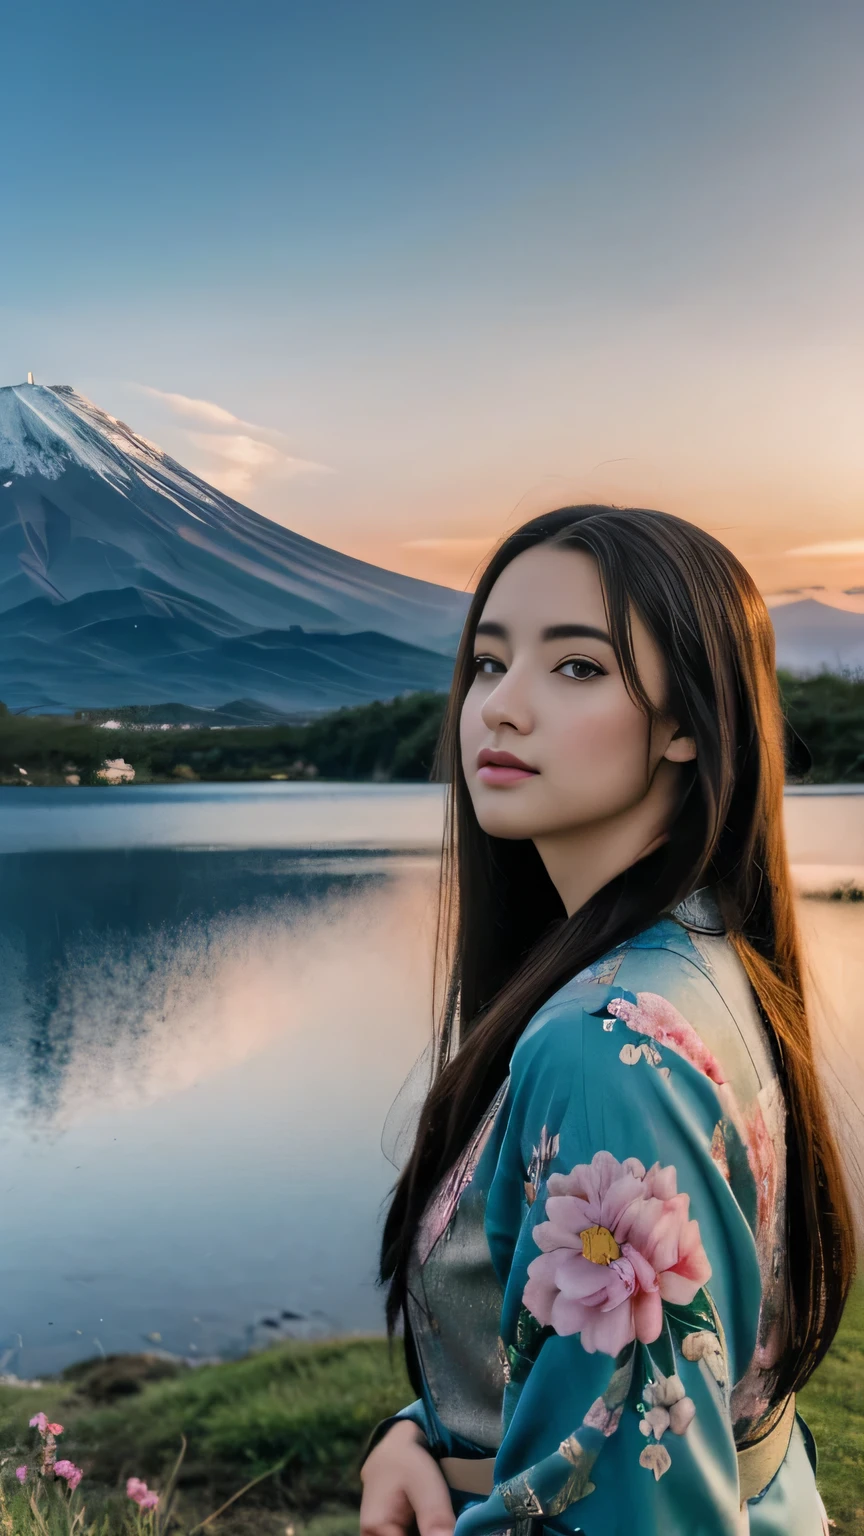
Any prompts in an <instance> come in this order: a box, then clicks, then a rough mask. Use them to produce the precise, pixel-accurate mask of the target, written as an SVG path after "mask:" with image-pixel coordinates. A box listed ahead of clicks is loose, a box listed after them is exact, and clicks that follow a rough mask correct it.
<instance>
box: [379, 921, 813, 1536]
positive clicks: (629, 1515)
mask: <svg viewBox="0 0 864 1536" xmlns="http://www.w3.org/2000/svg"><path fill="white" fill-rule="evenodd" d="M784 1134H785V1110H784V1104H783V1099H782V1094H781V1092H780V1086H779V1083H778V1078H777V1073H776V1069H775V1065H774V1060H773V1056H772V1052H771V1048H770V1045H769V1041H768V1038H767V1034H766V1029H765V1026H764V1024H763V1022H762V1019H761V1016H760V1014H759V1011H758V1008H757V1006H756V1003H755V999H754V997H753V994H752V991H751V988H750V986H749V983H748V981H747V978H746V975H745V973H744V971H743V968H742V966H741V964H740V961H739V960H738V958H737V956H736V954H735V952H734V950H733V949H732V947H731V945H729V943H728V942H727V940H726V938H725V936H724V933H723V927H722V922H721V921H720V918H719V913H718V910H717V906H716V903H715V902H714V900H713V898H712V896H711V894H710V892H708V891H701V892H697V893H695V894H694V895H693V896H691V897H689V898H688V900H687V901H686V902H684V903H682V905H681V906H680V907H678V908H677V909H676V912H675V913H674V914H673V915H672V916H671V917H668V918H665V919H663V920H661V921H659V922H658V923H657V924H656V925H655V926H653V927H652V928H650V929H649V930H648V931H646V932H644V933H642V934H640V935H638V936H637V937H636V938H635V939H633V940H632V941H630V942H628V943H627V944H624V945H622V946H620V947H619V948H617V949H615V950H614V951H612V952H610V953H609V954H608V955H606V956H605V957H604V958H603V959H602V960H601V961H599V962H598V963H596V964H595V965H593V966H591V967H589V968H588V969H587V970H585V971H583V972H582V973H581V974H580V975H578V976H576V977H575V978H574V979H573V980H572V981H570V982H569V983H567V985H565V986H564V987H562V988H561V989H560V990H559V991H558V992H557V993H555V995H554V996H553V997H552V998H550V999H549V1001H548V1002H547V1003H545V1004H544V1005H543V1007H541V1008H540V1010H539V1011H538V1012H537V1013H536V1014H535V1016H534V1017H533V1018H532V1019H531V1021H530V1023H529V1024H528V1026H527V1028H526V1029H525V1031H524V1033H523V1034H522V1036H521V1038H520V1040H519V1042H518V1044H517V1046H516V1049H515V1051H514V1053H513V1056H512V1060H511V1065H510V1073H509V1076H508V1078H507V1080H506V1081H505V1083H504V1084H503V1085H502V1087H501V1089H500V1091H499V1092H498V1094H497V1095H496V1097H495V1100H494V1102H493V1103H492V1104H491V1105H490V1107H489V1109H488V1112H487V1113H486V1115H485V1116H484V1118H483V1121H482V1122H481V1124H480V1125H479V1127H478V1128H477V1131H476V1133H475V1134H474V1136H473V1137H472V1139H471V1142H470V1144H469V1145H468V1146H467V1147H466V1149H465V1151H464V1154H463V1156H462V1157H461V1159H460V1161H459V1163H458V1164H457V1166H456V1167H455V1168H454V1169H453V1170H452V1171H451V1173H450V1175H449V1176H448V1177H447V1178H446V1179H445V1180H444V1182H443V1184H442V1185H441V1187H440V1188H439V1189H438V1190H437V1192H436V1194H435V1196H434V1197H433V1199H432V1201H431V1202H430V1205H429V1207H428V1209H427V1211H426V1213H425V1216H424V1219H423V1222H422V1223H421V1227H420V1231H419V1233H418V1236H417V1239H416V1242H415V1245H414V1250H413V1256H412V1264H411V1269H410V1274H409V1301H408V1321H409V1324H410V1329H411V1335H412V1340H413V1344H414V1347H415V1351H416V1356H417V1360H418V1362H419V1367H420V1372H421V1375H422V1396H421V1398H420V1399H419V1400H418V1401H417V1402H416V1403H412V1404H411V1405H410V1406H409V1407H407V1408H406V1409H404V1411H403V1413H402V1414H401V1415H399V1417H408V1418H411V1419H413V1420H414V1421H415V1422H416V1423H417V1424H418V1425H420V1427H421V1428H422V1429H423V1431H424V1433H425V1435H426V1437H427V1439H428V1441H429V1445H430V1447H431V1449H432V1453H433V1455H435V1456H436V1457H438V1458H440V1459H442V1460H443V1459H445V1458H453V1457H455V1458H460V1459H461V1460H462V1461H463V1462H464V1461H465V1460H466V1459H468V1460H471V1461H474V1460H476V1461H478V1462H479V1461H480V1460H483V1459H486V1461H487V1464H488V1466H489V1479H488V1484H489V1488H491V1492H489V1491H486V1489H485V1488H484V1491H483V1492H477V1490H476V1488H475V1491H474V1492H473V1493H471V1492H454V1493H453V1500H454V1508H455V1510H456V1512H457V1514H458V1520H457V1525H456V1536H492V1533H498V1532H504V1531H510V1530H512V1531H514V1532H516V1533H517V1536H525V1533H527V1532H528V1531H529V1530H531V1529H533V1531H534V1532H535V1533H540V1532H541V1531H543V1530H548V1531H555V1532H562V1533H564V1532H568V1533H574V1536H575V1533H578V1532H584V1533H585V1536H685V1533H686V1536H733V1533H734V1536H745V1533H747V1532H751V1533H753V1536H821V1533H822V1532H823V1531H827V1526H826V1525H825V1514H824V1508H823V1505H822V1502H821V1499H820V1497H819V1494H818V1492H817V1489H816V1483H815V1477H814V1468H815V1449H814V1447H813V1442H812V1438H811V1436H810V1434H809V1431H808V1430H807V1428H806V1426H805V1424H804V1422H803V1420H801V1419H800V1418H799V1417H797V1416H796V1415H795V1413H794V1403H792V1402H789V1403H788V1404H786V1405H785V1406H786V1413H785V1415H784V1416H783V1421H782V1423H781V1424H780V1426H779V1427H778V1428H776V1429H775V1430H774V1434H773V1436H772V1444H773V1446H774V1452H775V1465H774V1468H773V1469H772V1471H771V1475H770V1477H769V1480H768V1482H767V1485H766V1486H764V1487H763V1486H762V1485H761V1482H760V1483H759V1485H758V1486H757V1488H756V1489H755V1490H754V1489H753V1488H750V1489H749V1490H748V1489H747V1488H746V1482H747V1479H746V1477H745V1476H744V1474H743V1473H741V1474H740V1476H741V1481H740V1484H739V1467H743V1461H742V1462H739V1458H738V1450H739V1449H740V1448H742V1447H744V1446H746V1445H747V1444H752V1443H754V1442H756V1441H758V1440H759V1439H760V1437H763V1436H765V1435H766V1431H767V1430H771V1429H772V1428H773V1427H774V1425H775V1422H776V1420H777V1418H778V1409H779V1408H782V1407H783V1406H784V1405H782V1404H781V1405H778V1404H776V1403H772V1401H771V1400H770V1385H769V1380H770V1378H769V1373H770V1369H771V1366H772V1363H773V1362H774V1361H775V1360H776V1358H777V1354H778V1350H779V1348H780V1346H781V1340H782V1329H781V1326H780V1325H781V1322H782V1319H783V1316H784V1311H785V1308H786V1306H787V1297H786V1292H785V1278H784V1276H785V1214H784V1205H785V1150H784ZM388 1422H389V1421H388ZM384 1427H385V1426H380V1430H383V1429H384ZM781 1437H782V1444H781V1445H780V1452H779V1457H778V1456H777V1445H778V1442H779V1440H780V1438H781ZM766 1443H767V1441H766ZM762 1448H763V1450H764V1446H763V1447H762ZM493 1457H494V1467H493V1466H492V1464H491V1461H490V1460H489V1459H490V1458H493ZM751 1462H752V1453H751ZM763 1466H764V1457H763ZM778 1466H779V1470H778V1469H777V1467H778ZM472 1470H474V1469H472ZM751 1480H752V1478H751ZM449 1481H450V1483H451V1487H453V1488H455V1489H459V1488H463V1489H464V1488H465V1487H466V1486H470V1479H469V1480H468V1483H467V1484H466V1483H465V1482H459V1481H458V1480H456V1481H454V1480H453V1479H452V1478H449ZM742 1491H744V1498H743V1502H742V1499H741V1494H742Z"/></svg>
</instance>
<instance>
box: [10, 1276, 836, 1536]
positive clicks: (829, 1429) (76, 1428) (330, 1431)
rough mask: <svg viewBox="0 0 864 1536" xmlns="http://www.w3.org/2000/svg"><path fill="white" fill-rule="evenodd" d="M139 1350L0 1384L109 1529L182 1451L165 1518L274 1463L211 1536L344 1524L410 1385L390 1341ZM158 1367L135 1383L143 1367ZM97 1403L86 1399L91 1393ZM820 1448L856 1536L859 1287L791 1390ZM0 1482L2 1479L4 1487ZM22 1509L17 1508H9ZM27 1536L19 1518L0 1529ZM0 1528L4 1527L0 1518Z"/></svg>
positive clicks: (201, 1505) (304, 1532) (340, 1532)
mask: <svg viewBox="0 0 864 1536" xmlns="http://www.w3.org/2000/svg"><path fill="white" fill-rule="evenodd" d="M165 1369H166V1367H165V1365H164V1363H160V1362H156V1361H152V1360H151V1361H150V1362H149V1363H148V1362H147V1361H146V1359H144V1358H142V1357H126V1358H125V1359H124V1358H123V1357H121V1358H120V1359H118V1360H117V1361H113V1362H112V1361H110V1360H109V1361H104V1362H103V1361H95V1362H88V1363H87V1364H86V1365H84V1366H80V1367H77V1368H75V1370H74V1372H71V1373H67V1376H66V1377H65V1378H60V1379H57V1380H54V1381H47V1382H46V1383H45V1385H44V1386H43V1387H41V1388H37V1389H29V1388H22V1387H0V1446H2V1447H3V1449H2V1452H0V1455H3V1456H5V1455H10V1454H12V1461H11V1463H9V1464H7V1469H8V1467H9V1466H10V1465H12V1466H14V1464H15V1456H14V1454H13V1453H14V1452H15V1450H16V1447H17V1448H21V1447H24V1446H26V1445H28V1444H29V1443H30V1437H31V1436H32V1433H33V1432H32V1431H30V1430H28V1429H27V1427H26V1426H27V1422H28V1420H29V1418H30V1417H31V1416H32V1415H33V1414H34V1413H36V1412H37V1411H38V1410H39V1409H42V1410H44V1411H45V1412H46V1413H47V1414H48V1416H49V1417H53V1418H59V1419H60V1421H61V1422H62V1423H63V1424H64V1425H65V1426H66V1431H65V1433H64V1435H63V1436H62V1439H61V1442H60V1444H61V1447H62V1449H61V1450H60V1451H59V1454H60V1455H63V1456H68V1457H70V1458H71V1459H72V1460H73V1461H76V1462H77V1463H78V1464H79V1465H80V1466H83V1467H84V1469H85V1478H84V1481H83V1482H82V1485H81V1490H80V1492H81V1494H82V1495H85V1497H86V1503H87V1526H89V1525H90V1523H91V1521H92V1522H96V1521H98V1522H99V1524H98V1526H97V1529H98V1530H99V1532H100V1536H102V1522H103V1521H107V1523H106V1524H105V1532H104V1536H118V1533H120V1532H122V1531H123V1530H124V1529H126V1527H125V1525H124V1521H125V1516H126V1512H128V1510H129V1504H128V1501H126V1500H125V1498H124V1495H123V1492H122V1490H123V1487H124V1484H125V1480H126V1478H127V1477H129V1476H132V1475H134V1476H137V1477H143V1478H145V1479H146V1481H147V1482H148V1483H149V1484H150V1486H151V1487H156V1488H160V1487H162V1486H163V1484H164V1479H165V1477H166V1475H167V1471H168V1469H169V1468H170V1466H171V1465H172V1464H173V1462H174V1460H175V1458H176V1455H177V1451H178V1448H179V1445H180V1437H181V1435H185V1437H186V1439H187V1441H188V1450H187V1454H186V1458H185V1461H184V1464H183V1468H182V1471H181V1477H180V1483H179V1502H178V1511H177V1512H178V1517H179V1519H180V1525H181V1529H182V1530H184V1531H188V1530H190V1529H191V1527H192V1526H193V1525H194V1524H195V1522H196V1521H198V1520H201V1519H203V1518H205V1517H206V1516H207V1515H208V1514H210V1513H211V1512H212V1511H213V1510H215V1509H217V1508H218V1507H219V1506H220V1505H221V1504H222V1503H223V1502H224V1501H225V1500H226V1499H228V1498H230V1496H231V1495H232V1494H233V1493H236V1492H237V1491H238V1489H240V1488H242V1487H243V1486H244V1484H246V1483H247V1482H249V1481H250V1480H251V1479H252V1478H254V1477H256V1476H257V1475H258V1474H260V1473H262V1472H267V1471H268V1470H269V1469H271V1468H272V1467H273V1466H274V1465H275V1464H276V1463H278V1462H280V1461H284V1465H283V1466H282V1467H281V1470H280V1471H279V1472H278V1473H276V1474H275V1475H274V1476H271V1477H268V1478H266V1479H265V1480H264V1481H263V1482H261V1483H259V1484H258V1485H257V1487H256V1488H254V1489H252V1490H250V1492H249V1493H248V1494H247V1495H245V1496H244V1498H243V1499H241V1500H239V1501H238V1502H237V1504H236V1505H234V1506H233V1507H232V1509H231V1510H230V1511H229V1512H228V1513H227V1514H226V1515H225V1516H223V1517H221V1518H220V1519H219V1521H217V1522H216V1523H215V1524H214V1525H213V1526H211V1527H208V1530H209V1531H213V1532H214V1533H215V1536H252V1533H253V1532H254V1536H285V1532H286V1529H287V1528H288V1527H289V1526H290V1527H291V1528H292V1529H293V1531H294V1536H356V1532H357V1506H358V1503H359V1494H360V1485H359V1478H358V1463H359V1458H360V1454H361V1452H362V1449H363V1446H364V1444H365V1442H366V1438H367V1436H368V1433H369V1430H370V1429H371V1427H372V1426H373V1425H374V1424H375V1423H376V1422H377V1421H378V1420H379V1419H381V1418H384V1417H386V1416H387V1415H388V1414H390V1413H392V1412H393V1411H394V1410H395V1409H396V1408H398V1407H400V1406H401V1405H402V1404H403V1403H405V1402H407V1401H408V1400H409V1399H410V1397H411V1396H412V1393H411V1389H410V1387H409V1385H408V1381H407V1378H406V1375H405V1371H404V1367H403V1365H402V1361H401V1355H400V1351H399V1350H398V1349H394V1351H393V1354H392V1357H391V1355H390V1353H389V1351H388V1348H387V1345H386V1343H385V1342H384V1341H383V1340H381V1339H365V1338H358V1339H343V1340H336V1341H333V1342H327V1343H291V1344H283V1345H278V1346H275V1347H273V1348H272V1349H268V1350H266V1351H265V1352H263V1353H261V1354H257V1355H251V1356H248V1357H247V1358H246V1359H245V1360H239V1361H232V1362H229V1363H226V1364H224V1365H214V1366H202V1367H199V1368H198V1369H196V1370H188V1369H185V1368H176V1369H174V1368H169V1369H171V1370H172V1374H171V1375H169V1376H168V1377H165V1376H164V1371H165ZM160 1375H161V1376H162V1379H155V1380H154V1379H150V1378H152V1377H153V1376H157V1377H158V1376H160ZM100 1400H101V1401H100ZM800 1402H801V1411H802V1413H803V1414H804V1416H805V1418H806V1419H807V1422H808V1423H809V1425H810V1427H811V1429H812V1430H813V1432H814V1434H815V1436H816V1439H817V1443H818V1444H819V1484H820V1488H821V1490H822V1495H823V1498H824V1499H825V1503H826V1506H827V1509H828V1513H829V1516H830V1517H831V1518H832V1520H833V1521H834V1522H835V1527H836V1530H837V1531H838V1533H840V1536H864V1471H862V1469H864V1284H862V1283H861V1282H859V1284H858V1285H857V1287H856V1289H855V1291H854V1293H853V1297H852V1299H851V1301H850V1304H849V1307H848V1308H847V1312H846V1316H845V1319H844V1322H843V1326H842V1328H841V1330H840V1333H839V1334H838V1337H837V1339H836V1341H835V1343H834V1346H833V1348H832V1350H831V1353H830V1354H829V1356H828V1358H827V1360H826V1361H825V1362H824V1364H823V1365H822V1367H821V1368H820V1370H819V1371H818V1373H817V1375H816V1377H815V1378H814V1380H813V1381H812V1382H811V1383H810V1385H809V1386H808V1387H807V1388H806V1390H805V1391H804V1392H803V1393H802V1394H801V1400H800ZM7 1486H8V1483H7ZM22 1518H23V1517H22ZM19 1531H20V1536H30V1533H31V1527H30V1526H28V1525H27V1524H26V1523H23V1524H20V1525H19V1524H17V1523H16V1524H15V1525H14V1527H13V1530H12V1532H10V1536H19ZM0 1536H4V1527H3V1524H2V1520H0Z"/></svg>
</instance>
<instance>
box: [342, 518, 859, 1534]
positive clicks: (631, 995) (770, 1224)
mask: <svg viewBox="0 0 864 1536" xmlns="http://www.w3.org/2000/svg"><path fill="white" fill-rule="evenodd" d="M441 765H442V767H443V770H444V774H445V775H446V777H447V779H448V781H449V783H450V785H451V787H452V788H451V798H450V810H449V846H448V849H447V851H446V858H445V866H444V873H443V893H444V903H443V907H442V921H441V923H440V936H441V940H442V943H443V945H444V946H445V954H446V957H447V971H448V974H449V987H448V993H447V998H448V1000H447V1004H446V1006H445V1009H444V1016H443V1026H442V1030H441V1037H440V1042H439V1051H438V1056H437V1071H436V1074H435V1077H434V1080H433V1083H432V1087H431V1089H430V1092H429V1094H428V1097H427V1099H426V1103H425V1106H424V1108H423V1112H422V1115H421V1119H420V1123H419V1129H418V1133H417V1138H416V1142H415V1145H414V1149H413V1152H412V1155H411V1157H410V1160H409V1162H408V1164H407V1166H406V1168H405V1170H404V1172H403V1174H402V1177H401V1179H400V1181H399V1184H398V1186H397V1189H396V1192H395V1196H394V1199H393V1202H392V1205H391V1208H390V1211H389V1215H388V1218H387V1222H386V1226H385V1232H384V1241H383V1252H382V1258H383V1262H382V1274H383V1277H384V1279H386V1280H387V1281H389V1287H390V1289H389V1304H388V1316H389V1321H390V1324H391V1326H393V1325H395V1323H396V1321H397V1319H398V1318H399V1316H400V1315H401V1316H403V1317H404V1321H405V1331H406V1346H407V1355H408V1362H409V1369H410V1372H411V1375H412V1377H413V1380H414V1384H415V1390H416V1391H417V1393H418V1399H417V1401H416V1402H415V1403H412V1404H411V1405H410V1406H409V1407H407V1408H405V1409H404V1411H403V1412H402V1413H401V1414H399V1415H397V1416H396V1418H395V1419H392V1420H388V1421H386V1422H385V1423H384V1424H382V1425H379V1427H378V1429H377V1431H376V1432H375V1434H374V1435H373V1439H372V1445H371V1450H370V1451H369V1453H368V1454H367V1458H366V1460H365V1463H364V1466H363V1473H362V1475H363V1483H364V1495H363V1505H362V1510H361V1528H362V1531H363V1533H364V1536H402V1533H403V1532H407V1531H408V1530H409V1529H412V1528H413V1527H414V1524H415V1522H416V1526H418V1527H419V1531H420V1536H449V1533H450V1532H451V1531H452V1530H453V1526H454V1520H456V1529H457V1532H458V1536H492V1533H496V1536H497V1533H499V1532H502V1533H503V1532H505V1531H514V1532H517V1533H518V1536H525V1533H528V1532H529V1530H532V1529H533V1531H534V1532H535V1533H540V1532H541V1531H542V1530H544V1529H546V1530H549V1531H555V1532H562V1533H564V1532H572V1533H576V1532H584V1533H585V1536H684V1533H687V1536H691V1533H693V1536H697V1533H698V1536H733V1533H735V1536H744V1533H746V1532H752V1533H754V1536H820V1533H821V1532H822V1530H823V1529H824V1528H825V1526H824V1510H823V1507H822V1503H821V1500H820V1498H819V1495H818V1493H817V1489H816V1483H815V1478H814V1465H815V1451H814V1447H813V1442H812V1438H811V1436H810V1434H809V1431H808V1430H807V1428H806V1426H805V1424H804V1422H803V1421H802V1420H801V1418H800V1417H798V1416H797V1414H796V1409H795V1393H796V1391H797V1390H798V1389H799V1388H800V1387H801V1386H802V1385H803V1383H804V1382H805V1381H806V1380H807V1378H808V1377H809V1376H810V1374H811V1373H812V1371H813V1370H814V1369H815V1367H816V1366H817V1365H818V1363H819V1361H820V1360H821V1359H822V1357H823V1355H824V1353H825V1351H826V1350H827V1348H828V1346H829V1345H830V1343H831V1339H832V1337H833V1335H834V1333H835V1331H836V1329H837V1325H838V1322H839V1320H840V1316H841V1313H842V1310H843V1305H844V1301H845V1298H846V1295H847V1292H848V1288H849V1285H850V1281H851V1277H852V1271H853V1263H854V1256H853V1242H852V1222H851V1217H850V1210H849V1205H848V1202H847V1198H846V1194H845V1192H844V1185H843V1179H842V1174H841V1169H840V1166H839V1160H838V1155H837V1151H836V1148H835V1146H834V1143H833V1141H832V1138H831V1133H830V1130H829V1126H828V1123H827V1120H826V1114H825V1109H824V1106H823V1101H822V1097H821V1094H820V1090H819V1086H818V1083H817V1078H816V1073H815V1069H814V1062H813V1052H812V1047H811V1040H810V1034H809V1030H808V1023H807V1013H806V1009H805V1004H804V998H803V994H802V983H801V961H800V957H799V949H798V940H797V937H796V932H795V919H794V913H793V901H792V895H791V891H790V884H789V873H788V867H787V862H786V853H785V848H784V839H783V804H782V795H783V778H784V750H783V721H782V717H781V713H780V708H779V703H778V694H777V684H776V677H775V672H774V646H773V632H772V628H771V622H770V619H769V617H768V613H767V611H766V608H765V605H764V603H763V602H762V600H761V598H760V596H759V594H758V592H757V591H756V589H755V587H754V585H753V582H752V581H751V579H750V577H749V576H748V575H747V573H746V571H744V570H743V568H742V567H741V566H740V564H739V563H738V561H737V560H736V559H735V558H734V556H733V555H732V554H731V553H730V552H729V551H728V550H727V549H725V548H724V547H723V546H722V545H721V544H719V543H718V542H717V541H716V540H715V539H713V538H711V537H710V536H709V535H708V534H706V533H703V532H702V531H701V530H700V529H698V528H696V527H694V526H692V525H691V524H689V523H686V522H683V521H681V520H679V519H678V518H675V517H670V516H667V515H665V514H663V513H660V512H650V511H642V510H633V509H630V510H618V509H614V508H609V507H567V508H564V509H562V510H561V511H558V512H554V513H551V514H550V515H548V516H545V517H540V518H536V519H534V520H533V521H532V522H529V523H527V524H525V526H524V527H522V528H520V529H519V530H518V531H517V532H516V533H514V534H513V535H512V536H511V537H509V538H508V539H507V540H506V541H505V542H504V543H503V544H502V545H501V547H500V548H499V549H498V550H497V551H496V552H495V553H494V555H493V556H492V558H491V561H490V563H489V565H488V567H487V568H486V570H485V573H484V575H483V577H482V580H481V581H480V584H479V586H478V588H477V591H476V593H475V596H474V599H473V602H472V605H471V610H470V613H469V616H468V620H467V623H466V626H465V633H464V636H463V639H462V644H461V646H460V650H459V655H458V659H457V663H456V671H455V679H454V683H453V690H452V696H451V702H450V710H449V715H448V718H447V721H446V724H445V728H444V733H443V737H442V747H441ZM457 1517H458V1518H457Z"/></svg>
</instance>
